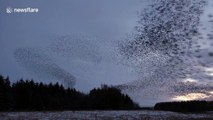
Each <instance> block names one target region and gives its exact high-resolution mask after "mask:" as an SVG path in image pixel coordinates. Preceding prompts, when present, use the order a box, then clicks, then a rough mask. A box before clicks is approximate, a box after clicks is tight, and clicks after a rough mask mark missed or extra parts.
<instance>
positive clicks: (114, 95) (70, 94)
mask: <svg viewBox="0 0 213 120" xmlns="http://www.w3.org/2000/svg"><path fill="white" fill-rule="evenodd" d="M138 108H139V105H137V104H136V103H134V102H133V101H132V100H131V98H130V97H129V96H128V95H125V94H122V93H121V91H120V90H119V89H117V88H114V87H111V86H107V85H102V87H101V88H94V89H92V90H91V91H90V92H89V93H88V94H84V93H82V92H79V91H77V90H76V89H74V88H67V89H65V88H64V87H63V86H62V85H59V84H58V83H56V84H52V83H50V84H44V83H42V82H40V83H35V82H34V81H33V80H30V81H29V80H19V81H17V82H15V83H13V84H11V83H10V80H9V77H6V78H4V77H3V76H1V75H0V111H43V110H44V111H46V110H48V111H52V110H131V109H138Z"/></svg>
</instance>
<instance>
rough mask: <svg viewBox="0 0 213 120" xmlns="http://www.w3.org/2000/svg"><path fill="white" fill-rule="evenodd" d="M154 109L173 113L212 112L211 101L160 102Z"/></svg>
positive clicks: (212, 103) (212, 105)
mask: <svg viewBox="0 0 213 120" xmlns="http://www.w3.org/2000/svg"><path fill="white" fill-rule="evenodd" d="M154 109H155V110H164V111H173V112H205V111H213V101H181V102H161V103H157V104H155V106H154Z"/></svg>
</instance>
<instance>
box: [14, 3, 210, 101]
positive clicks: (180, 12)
mask: <svg viewBox="0 0 213 120" xmlns="http://www.w3.org/2000/svg"><path fill="white" fill-rule="evenodd" d="M207 5H209V3H208V1H207V0H166V1H165V0H153V1H152V3H151V5H150V6H148V7H147V8H146V9H145V10H144V11H142V12H141V13H140V15H139V20H138V25H137V26H136V27H135V32H133V33H132V34H130V35H129V36H128V37H127V38H126V39H125V40H121V41H120V42H119V44H118V46H117V47H118V50H119V52H117V51H114V53H113V54H116V55H117V54H119V55H118V56H119V58H115V59H114V60H118V59H119V60H118V61H119V62H120V64H123V65H127V66H132V67H134V68H135V71H136V72H138V73H139V74H140V77H139V78H138V79H137V80H134V81H131V82H128V83H124V84H121V85H116V86H117V87H118V88H120V89H122V90H123V92H125V93H128V94H129V95H130V96H131V97H133V98H136V99H140V97H141V99H143V98H153V99H161V98H162V97H163V96H170V97H171V96H178V95H183V94H189V93H204V94H208V93H209V92H211V91H213V82H212V80H213V75H212V74H213V70H211V69H212V68H213V14H208V15H207V17H208V19H209V21H208V26H211V28H210V29H211V30H208V32H206V31H205V30H206V26H204V25H203V23H202V21H201V16H202V15H203V14H204V13H203V11H204V9H205V6H207ZM93 39H95V38H92V37H89V36H84V35H68V36H63V37H59V38H57V39H56V40H55V41H54V42H53V43H52V44H51V46H49V47H48V49H49V50H50V51H51V52H52V53H54V54H53V55H56V56H58V57H62V58H69V60H73V59H74V58H79V59H81V60H85V61H89V62H93V63H96V64H101V61H102V60H103V59H105V58H104V55H103V54H102V52H100V51H101V48H100V46H99V44H101V43H98V42H97V41H98V40H96V42H92V41H94V40H93ZM116 55H115V56H116ZM14 57H15V58H16V60H17V62H18V63H19V64H20V65H21V66H23V67H24V68H26V70H27V71H30V72H32V73H33V74H36V75H37V76H41V77H42V76H43V77H47V78H49V79H58V80H62V83H63V84H65V85H68V87H74V85H75V82H78V80H77V79H76V78H75V76H73V75H72V74H71V73H69V72H68V71H66V70H64V69H63V68H61V67H60V66H59V65H57V64H56V63H55V62H54V61H53V60H52V59H51V57H49V56H48V55H47V54H45V50H41V49H35V48H18V49H16V51H15V52H14ZM191 79H192V80H191ZM190 80H191V81H190ZM212 96H213V95H212Z"/></svg>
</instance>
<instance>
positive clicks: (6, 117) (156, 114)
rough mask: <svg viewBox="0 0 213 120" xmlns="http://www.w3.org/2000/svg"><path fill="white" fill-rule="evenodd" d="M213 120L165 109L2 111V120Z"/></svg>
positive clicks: (206, 115) (212, 115) (204, 115)
mask: <svg viewBox="0 0 213 120" xmlns="http://www.w3.org/2000/svg"><path fill="white" fill-rule="evenodd" d="M141 119H142V120H189V119H190V120H213V112H207V113H201V114H182V113H174V112H164V111H146V110H143V111H61V112H2V113H0V120H141Z"/></svg>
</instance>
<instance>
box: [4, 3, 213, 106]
mask: <svg viewBox="0 0 213 120" xmlns="http://www.w3.org/2000/svg"><path fill="white" fill-rule="evenodd" d="M28 7H30V8H38V9H39V12H38V13H14V12H12V13H6V9H7V8H12V9H14V8H28ZM145 7H147V3H146V2H145V0H134V1H132V0H131V1H130V0H116V1H115V0H90V1H86V0H60V1H56V0H36V1H31V0H19V1H17V0H1V1H0V48H1V50H0V58H1V59H0V74H2V75H5V76H6V75H9V76H10V78H11V79H12V80H13V81H15V80H17V79H20V78H24V79H27V78H28V79H31V78H33V79H35V80H36V81H43V82H60V83H62V84H64V85H65V86H67V85H68V86H69V85H74V87H75V88H77V89H79V90H81V91H84V92H88V91H89V90H90V89H92V88H94V87H98V86H100V84H104V83H105V84H111V85H120V84H124V83H128V82H131V81H135V80H138V77H139V76H140V75H139V73H138V72H137V71H136V70H135V68H134V67H132V66H127V65H123V64H121V63H120V62H119V57H118V53H117V51H116V45H117V43H118V41H120V40H123V39H124V38H125V36H126V34H129V33H131V32H132V31H133V29H134V26H136V25H137V20H138V16H137V12H138V11H141V10H143V9H144V8H145ZM211 9H212V7H211V4H210V6H208V7H207V8H206V10H205V14H204V15H203V17H202V21H203V22H204V25H206V26H208V24H206V23H207V21H208V19H207V17H206V16H208V15H209V13H211V12H210V11H211ZM207 30H208V28H207ZM203 32H206V31H205V30H204V31H203ZM206 46H207V47H208V45H206ZM206 46H204V48H205V47H206ZM208 48H209V47H208ZM150 89H152V88H149V89H146V90H145V91H143V92H144V93H152V92H150ZM130 93H131V94H135V93H132V91H131V92H130ZM144 95H147V94H144ZM144 95H143V94H142V95H141V94H139V95H138V94H137V95H134V99H135V100H137V102H139V101H142V99H141V98H145V99H146V100H145V102H146V103H147V105H152V104H153V103H155V102H156V101H161V100H166V99H168V98H160V97H156V98H152V96H144ZM135 97H138V99H137V98H135ZM180 97H181V96H180Z"/></svg>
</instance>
